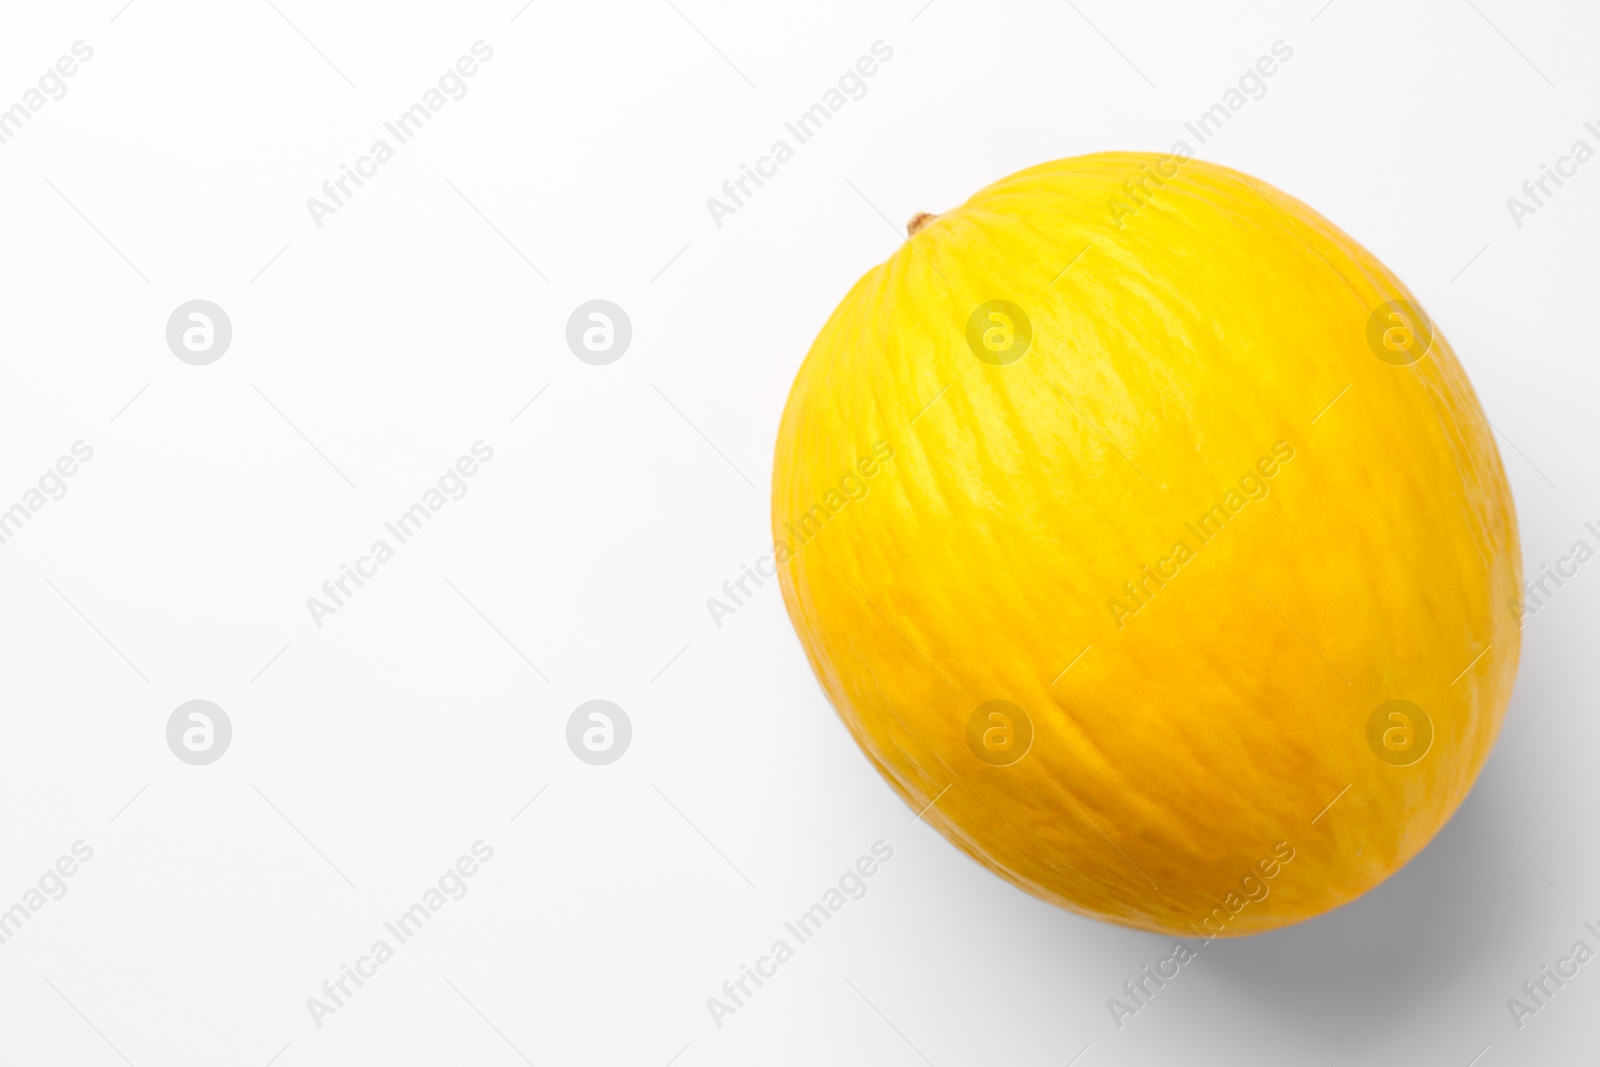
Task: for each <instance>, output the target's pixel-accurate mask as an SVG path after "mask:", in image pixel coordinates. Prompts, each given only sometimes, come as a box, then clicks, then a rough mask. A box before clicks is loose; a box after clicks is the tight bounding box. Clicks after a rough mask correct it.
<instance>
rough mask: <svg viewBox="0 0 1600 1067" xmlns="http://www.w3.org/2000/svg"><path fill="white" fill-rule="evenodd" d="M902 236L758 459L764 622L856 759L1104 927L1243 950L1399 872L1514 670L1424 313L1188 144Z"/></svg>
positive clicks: (1493, 568)
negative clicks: (776, 590)
mask: <svg viewBox="0 0 1600 1067" xmlns="http://www.w3.org/2000/svg"><path fill="white" fill-rule="evenodd" d="M908 230H909V233H908V237H907V240H906V241H905V242H904V243H903V244H902V245H901V246H900V248H899V249H898V250H897V251H896V252H895V253H894V254H893V255H892V256H890V257H889V259H888V260H886V261H885V262H883V263H882V264H880V265H878V266H877V267H874V268H873V269H871V270H870V271H868V272H867V273H866V274H865V275H863V276H862V278H861V279H860V280H859V281H858V282H857V283H856V284H855V286H854V287H853V288H852V289H851V290H850V291H849V293H848V294H846V295H845V296H844V299H843V300H842V301H841V302H840V304H839V306H838V307H837V308H836V309H835V310H834V311H833V313H832V315H831V316H830V317H829V318H828V319H827V322H826V324H825V325H824V326H823V327H822V330H821V332H820V334H818V336H817V339H816V341H815V343H814V344H813V345H812V347H811V350H810V352H809V353H808V354H807V356H806V358H805V361H804V363H803V365H802V366H801V368H800V371H799V373H798V375H797V377H796V379H795V382H794V386H793V389H792V391H791V393H790V395H789V400H788V403H787V406H786V408H785V411H784V415H783V419H782V423H781V426H780V429H779V433H778V440H777V447H776V456H775V462H774V468H773V484H772V527H773V536H774V539H775V541H776V544H777V549H778V551H777V555H776V559H777V561H778V564H779V579H780V584H781V586H782V589H783V597H784V602H785V605H786V606H787V609H788V612H789V617H790V619H791V621H792V623H793V625H794V628H795V632H796V634H797V635H798V636H799V638H800V642H801V644H802V646H803V647H804V649H805V652H806V655H807V657H808V659H809V660H810V663H811V666H812V668H813V670H814V671H815V673H816V677H817V680H818V682H819V683H820V684H821V686H822V689H823V690H824V692H825V693H826V694H827V696H828V698H829V700H830V701H831V702H832V704H833V706H834V708H835V709H836V710H837V712H838V714H839V717H840V718H841V719H842V720H843V722H844V724H845V726H846V727H847V728H848V729H849V730H850V733H851V735H852V736H853V737H854V738H855V740H856V742H857V744H858V745H859V746H860V748H861V750H862V752H863V754H864V755H865V756H866V758H867V759H868V760H869V761H870V762H871V764H872V765H873V766H874V767H875V768H876V769H877V770H878V772H879V773H880V774H882V775H883V777H884V779H885V780H886V781H887V782H888V783H889V785H890V787H891V788H893V789H894V790H895V791H896V792H897V793H899V794H900V796H901V798H902V799H903V800H904V801H905V802H906V804H907V805H908V806H909V807H910V808H911V809H912V810H913V811H918V812H922V819H923V821H925V822H927V823H929V824H930V825H932V826H934V827H935V828H936V829H938V830H939V832H940V833H942V834H943V835H944V836H945V837H946V838H947V839H948V840H949V841H950V843H951V844H953V845H954V846H955V847H957V848H959V849H961V850H962V851H964V852H966V853H967V854H968V855H969V856H971V857H972V858H973V859H974V860H976V861H978V862H979V863H981V864H983V865H984V866H986V867H988V868H989V869H990V870H991V871H993V872H994V873H995V874H997V875H999V876H1000V877H1002V878H1005V879H1006V880H1008V881H1010V882H1012V883H1013V884H1015V885H1017V886H1019V887H1021V888H1022V889H1024V890H1026V891H1027V892H1029V893H1032V894H1034V895H1035V896H1038V897H1040V898H1041V899H1044V900H1047V901H1049V902H1051V903H1054V904H1056V905H1059V906H1060V907H1063V908H1067V909H1070V910H1072V911H1075V912H1078V913H1080V914H1083V915H1087V916H1091V917H1093V918H1096V919H1101V920H1105V921H1107V922H1114V923H1120V924H1123V925H1127V926H1132V927H1138V928H1141V929H1146V930H1154V931H1160V932H1164V933H1170V934H1178V935H1181V936H1186V937H1192V936H1200V937H1207V938H1209V937H1218V936H1220V937H1235V936H1241V935H1246V934H1251V933H1256V932H1260V931H1264V930H1270V929H1273V928H1276V927H1281V926H1285V925H1288V924H1291V923H1296V922H1299V921H1301V920H1304V919H1307V918H1310V917H1312V916H1315V915H1318V914H1321V913H1323V912H1325V911H1327V910H1329V909H1331V908H1334V907H1337V906H1338V905H1340V904H1343V903H1345V902H1347V901H1349V900H1352V899H1354V898H1355V897H1357V896H1359V895H1361V894H1362V893H1364V892H1366V891H1367V890H1368V889H1371V888H1372V887H1373V886H1375V885H1377V884H1378V883H1379V882H1381V881H1383V880H1384V879H1385V878H1387V877H1388V876H1389V875H1391V874H1393V873H1394V872H1395V871H1396V870H1397V869H1399V868H1400V867H1401V866H1402V865H1403V864H1405V863H1406V861H1408V860H1409V859H1410V858H1411V857H1412V856H1414V855H1416V854H1417V853H1418V852H1419V851H1420V850H1421V849H1422V848H1423V847H1424V846H1425V845H1426V844H1427V843H1428V841H1429V840H1430V839H1431V838H1432V837H1433V835H1434V834H1435V833H1436V832H1437V831H1438V830H1439V828H1440V827H1441V826H1443V825H1444V823H1445V822H1446V821H1447V820H1448V819H1449V818H1450V816H1451V814H1452V813H1453V812H1454V811H1455V809H1456V808H1457V806H1458V805H1459V804H1460V803H1461V802H1462V800H1463V799H1464V797H1465V796H1466V794H1467V792H1468V791H1470V789H1471V788H1472V784H1473V781H1474V780H1475V779H1476V777H1477V775H1478V772H1479V769H1480V768H1481V767H1482V766H1483V763H1484V760H1485V759H1486V758H1487V756H1488V753H1489V750H1490V747H1491V746H1492V745H1493V743H1494V739H1495V736H1496V734H1497V733H1498V730H1499V727H1500V721H1501V718H1502V716H1503V715H1504V713H1505V709H1506V705H1507V703H1508V701H1509V700H1510V696H1511V690H1512V683H1513V681H1514V679H1515V675H1516V668H1517V658H1518V652H1519V648H1520V639H1519V629H1518V612H1519V610H1520V608H1519V604H1520V598H1521V573H1520V562H1519V561H1520V558H1521V556H1520V551H1519V547H1518V542H1517V524H1516V515H1515V511H1514V508H1513V505H1512V500H1511V494H1510V490H1509V488H1508V486H1507V483H1506V477H1505V473H1504V470H1503V469H1502V466H1501V462H1500V457H1499V454H1498V452H1497V451H1496V448H1495V443H1494V440H1493V438H1492V436H1491V432H1490V428H1489V426H1488V424H1487V422H1486V420H1485V418H1484V416H1483V413H1482V411H1481V409H1480V407H1479V404H1478V401H1477V398H1476V397H1475V395H1474V393H1473V390H1472V385H1471V383H1470V382H1468V380H1467V377H1466V374H1465V373H1464V372H1463V370H1462V368H1461V365H1460V364H1459V363H1458V362H1457V360H1456V357H1455V354H1454V353H1453V352H1452V351H1451V348H1450V344H1449V342H1448V340H1446V338H1445V335H1444V332H1443V330H1442V329H1441V328H1440V325H1439V324H1438V323H1436V322H1435V321H1434V320H1433V319H1432V318H1431V317H1429V315H1428V313H1427V312H1426V310H1425V309H1424V308H1423V307H1422V305H1421V303H1420V302H1419V301H1418V299H1417V297H1416V295H1415V294H1413V293H1412V292H1411V291H1410V290H1408V289H1407V288H1406V287H1405V285H1404V284H1403V283H1402V282H1401V281H1400V279H1399V278H1397V277H1396V276H1395V275H1394V274H1393V273H1392V272H1391V271H1390V270H1388V268H1386V267H1385V266H1384V265H1383V264H1382V263H1381V262H1379V261H1378V260H1377V258H1376V257H1374V256H1373V255H1372V253H1370V252H1368V251H1367V250H1366V249H1365V248H1363V247H1362V246H1361V245H1360V244H1358V243H1357V242H1356V241H1355V239H1354V238H1352V237H1351V236H1349V235H1347V234H1345V233H1344V232H1343V231H1341V230H1340V229H1339V228H1338V227H1336V226H1335V225H1333V223H1331V222H1329V221H1328V220H1327V219H1325V218H1324V217H1322V216H1321V215H1319V214H1318V213H1317V212H1316V211H1314V210H1313V209H1311V208H1310V207H1308V206H1307V205H1305V204H1303V203H1301V202H1300V201H1298V200H1296V199H1294V198H1293V197H1292V196H1290V195H1288V194H1287V193H1285V192H1283V191H1281V190H1278V189H1276V188H1274V187H1273V186H1271V185H1269V184H1268V183H1266V182H1264V181H1262V180H1260V179H1258V178H1254V177H1251V176H1249V175H1245V174H1242V173H1239V172H1238V171H1234V170H1230V169H1228V168H1226V167H1222V166H1218V165H1216V164H1212V163H1207V162H1205V161H1203V160H1199V159H1194V158H1190V157H1189V156H1188V155H1187V154H1182V155H1172V154H1168V155H1156V154H1144V153H1128V152H1107V153H1101V154H1096V155H1089V156H1080V157H1077V158H1073V159H1065V160H1058V161H1056V162H1052V163H1046V164H1043V165H1040V166H1037V167H1033V168H1031V169H1029V170H1025V171H1022V172H1021V173H1018V174H1014V175H1011V176H1010V177H1007V178H1003V179H1001V180H1000V181H998V182H996V183H994V184H993V185H991V186H989V187H988V188H985V189H983V190H981V191H979V192H977V193H976V194H975V195H973V197H972V198H971V199H970V200H968V201H967V202H966V203H965V204H962V205H960V206H959V207H955V208H952V209H950V210H946V211H942V212H938V213H929V212H924V213H920V214H918V215H917V216H916V217H915V218H913V219H912V220H911V223H910V225H909V227H908ZM863 457H868V458H871V459H872V463H873V465H874V475H875V476H874V477H873V478H872V480H871V486H870V492H869V493H866V494H865V495H862V496H859V497H856V498H854V499H852V498H851V497H849V496H847V495H846V494H845V493H844V492H842V491H841V489H840V479H841V476H842V475H845V474H849V473H851V472H853V471H856V470H859V469H860V468H859V466H858V464H859V463H860V462H861V460H862V459H863ZM863 484H864V483H863Z"/></svg>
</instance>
